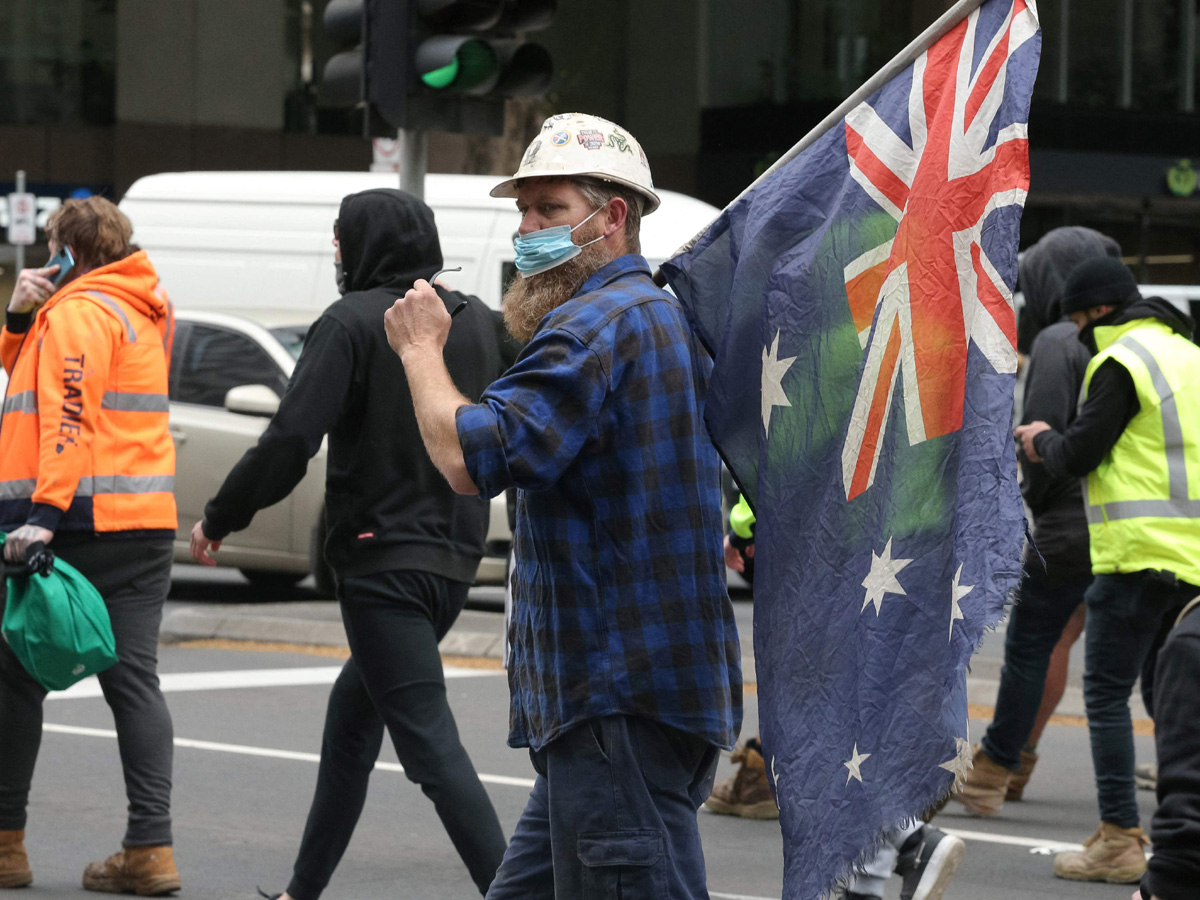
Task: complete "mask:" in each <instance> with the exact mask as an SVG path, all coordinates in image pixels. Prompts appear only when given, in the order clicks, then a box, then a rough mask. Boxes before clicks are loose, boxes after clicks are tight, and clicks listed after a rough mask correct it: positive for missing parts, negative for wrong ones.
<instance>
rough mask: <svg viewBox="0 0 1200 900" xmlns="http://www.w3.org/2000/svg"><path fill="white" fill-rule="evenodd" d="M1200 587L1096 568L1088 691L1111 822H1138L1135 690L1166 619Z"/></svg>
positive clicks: (1096, 762) (1105, 814)
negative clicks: (1101, 572) (1104, 572)
mask: <svg viewBox="0 0 1200 900" xmlns="http://www.w3.org/2000/svg"><path fill="white" fill-rule="evenodd" d="M1198 593H1200V588H1197V587H1195V586H1193V585H1190V584H1186V583H1184V582H1177V581H1173V580H1171V579H1163V578H1161V577H1160V576H1159V575H1158V573H1152V572H1135V573H1132V574H1128V575H1097V576H1096V577H1095V579H1094V580H1093V581H1092V586H1091V587H1090V588H1088V591H1087V610H1088V623H1087V632H1086V640H1087V663H1086V668H1085V670H1084V675H1083V699H1084V703H1085V704H1086V705H1087V715H1088V732H1089V736H1090V737H1091V743H1092V766H1093V767H1094V769H1095V771H1096V793H1097V795H1098V799H1099V802H1100V818H1101V820H1102V821H1104V822H1109V823H1111V824H1113V825H1117V826H1120V827H1121V828H1135V827H1137V824H1138V808H1137V786H1136V784H1135V782H1134V778H1133V768H1134V753H1133V720H1132V718H1131V716H1130V713H1129V698H1130V696H1131V695H1132V693H1133V685H1134V683H1135V682H1136V681H1137V679H1138V676H1139V675H1140V674H1142V671H1143V668H1144V667H1145V664H1146V660H1147V659H1148V658H1149V657H1150V655H1151V653H1153V652H1154V649H1155V646H1156V644H1157V642H1158V641H1160V640H1161V637H1162V635H1163V633H1164V632H1163V625H1164V622H1165V620H1167V619H1168V617H1169V618H1170V619H1172V620H1173V619H1174V617H1175V616H1177V615H1178V614H1179V610H1180V609H1181V608H1182V607H1183V606H1184V604H1186V603H1187V602H1188V601H1189V600H1191V599H1192V598H1193V597H1195V596H1196V594H1198Z"/></svg>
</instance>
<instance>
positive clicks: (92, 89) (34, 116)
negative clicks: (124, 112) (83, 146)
mask: <svg viewBox="0 0 1200 900" xmlns="http://www.w3.org/2000/svg"><path fill="white" fill-rule="evenodd" d="M116 12H117V3H116V0H54V2H52V3H50V2H46V0H5V2H3V3H0V85H3V89H2V90H0V123H2V124H6V125H40V124H47V125H57V124H87V125H109V124H112V122H114V121H115V118H116V93H117V92H116V48H117V22H116Z"/></svg>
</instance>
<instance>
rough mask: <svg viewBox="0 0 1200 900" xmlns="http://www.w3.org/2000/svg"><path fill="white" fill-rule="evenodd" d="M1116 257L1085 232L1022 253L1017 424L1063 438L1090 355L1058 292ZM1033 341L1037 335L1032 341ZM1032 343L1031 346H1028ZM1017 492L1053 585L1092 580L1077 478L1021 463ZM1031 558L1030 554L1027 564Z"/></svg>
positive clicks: (1073, 229) (1114, 247) (1057, 234)
mask: <svg viewBox="0 0 1200 900" xmlns="http://www.w3.org/2000/svg"><path fill="white" fill-rule="evenodd" d="M1120 255H1121V248H1120V245H1119V244H1117V242H1116V241H1114V240H1113V239H1112V238H1110V237H1107V236H1105V235H1103V234H1101V233H1100V232H1098V231H1093V230H1092V229H1091V228H1081V227H1078V226H1068V227H1065V228H1055V229H1054V230H1053V231H1050V232H1048V233H1047V234H1046V235H1045V236H1044V237H1043V238H1042V239H1041V240H1040V241H1038V242H1037V243H1036V244H1034V245H1033V246H1032V247H1030V248H1029V249H1028V250H1026V251H1025V252H1024V253H1022V254H1021V261H1020V273H1019V276H1018V281H1019V283H1020V288H1021V293H1022V295H1023V296H1024V298H1025V305H1024V307H1023V308H1022V310H1021V318H1020V322H1019V328H1018V331H1017V334H1018V347H1019V349H1020V350H1021V352H1022V353H1028V354H1029V361H1028V369H1027V371H1026V376H1025V393H1024V403H1023V407H1022V408H1023V413H1022V418H1021V424H1023V425H1027V424H1029V423H1030V422H1037V421H1043V422H1047V423H1049V425H1050V426H1051V427H1052V428H1053V429H1054V430H1055V431H1058V432H1060V433H1061V432H1064V431H1066V430H1067V428H1068V427H1069V426H1070V424H1071V423H1072V422H1073V421H1074V419H1075V415H1076V411H1077V409H1078V401H1079V390H1080V388H1082V387H1083V375H1084V372H1085V371H1086V370H1087V365H1088V361H1089V360H1090V359H1091V354H1090V353H1089V352H1088V350H1087V348H1086V347H1084V346H1083V344H1081V343H1080V342H1079V338H1078V332H1077V331H1076V329H1075V326H1074V325H1073V324H1071V322H1069V321H1066V320H1063V319H1062V309H1061V307H1060V305H1059V304H1060V301H1061V300H1062V294H1063V286H1064V285H1065V283H1066V280H1067V276H1068V275H1069V274H1070V273H1071V270H1072V269H1074V268H1075V266H1077V265H1078V264H1079V263H1081V262H1083V261H1084V260H1088V259H1095V258H1099V257H1105V256H1111V257H1119V256H1120ZM1035 335H1036V337H1035ZM1030 342H1032V344H1031V343H1030ZM1021 474H1022V479H1021V494H1022V496H1023V497H1024V498H1025V502H1026V503H1027V504H1029V509H1030V511H1031V512H1032V513H1033V542H1034V545H1035V546H1036V547H1037V553H1039V554H1040V555H1041V557H1042V559H1043V560H1044V561H1045V570H1046V576H1047V577H1048V578H1051V579H1079V578H1090V577H1091V574H1092V560H1091V554H1090V553H1089V549H1088V527H1087V516H1086V515H1085V513H1084V509H1083V489H1082V487H1081V485H1080V481H1079V479H1078V478H1076V477H1073V476H1070V475H1062V474H1059V475H1055V474H1052V473H1051V472H1050V471H1048V470H1047V469H1046V467H1045V466H1035V465H1031V464H1029V463H1027V462H1026V463H1024V464H1023V465H1022V469H1021ZM1033 557H1034V553H1033V552H1032V551H1031V552H1030V562H1032V558H1033Z"/></svg>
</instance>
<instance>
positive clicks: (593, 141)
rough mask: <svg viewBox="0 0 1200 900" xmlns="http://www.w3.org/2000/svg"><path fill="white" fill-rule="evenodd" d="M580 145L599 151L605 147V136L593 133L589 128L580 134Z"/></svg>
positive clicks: (596, 132) (597, 132)
mask: <svg viewBox="0 0 1200 900" xmlns="http://www.w3.org/2000/svg"><path fill="white" fill-rule="evenodd" d="M555 137H557V135H555ZM579 143H581V144H583V146H585V147H587V148H588V149H589V150H599V149H600V148H601V147H603V146H604V135H602V134H601V133H600V132H599V131H593V130H592V129H590V128H589V129H587V130H585V131H581V132H579Z"/></svg>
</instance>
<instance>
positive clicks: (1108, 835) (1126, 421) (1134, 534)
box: [1016, 258, 1200, 884]
mask: <svg viewBox="0 0 1200 900" xmlns="http://www.w3.org/2000/svg"><path fill="white" fill-rule="evenodd" d="M1062 305H1063V310H1064V312H1066V313H1067V314H1068V315H1069V316H1070V318H1071V320H1072V321H1073V322H1075V324H1076V326H1077V327H1078V328H1079V329H1080V335H1079V336H1080V340H1082V341H1083V342H1084V344H1085V345H1086V346H1088V347H1089V348H1090V349H1091V350H1092V352H1093V353H1094V356H1093V358H1092V361H1091V363H1090V364H1089V365H1088V368H1087V372H1086V374H1085V375H1084V383H1083V392H1082V394H1081V400H1080V407H1079V414H1078V416H1076V418H1075V420H1074V422H1072V424H1071V425H1070V427H1069V428H1068V429H1067V430H1066V432H1065V433H1063V434H1058V433H1056V432H1055V431H1053V430H1052V429H1051V428H1050V426H1049V425H1047V424H1046V423H1045V422H1033V423H1031V424H1029V425H1023V426H1021V427H1020V428H1018V429H1017V430H1016V436H1017V437H1018V438H1019V439H1020V440H1021V444H1022V449H1023V450H1024V453H1025V455H1026V457H1027V458H1028V459H1029V461H1030V462H1033V463H1039V462H1040V463H1042V464H1044V465H1045V466H1046V467H1047V468H1048V469H1049V470H1051V472H1052V473H1066V474H1070V475H1075V476H1078V477H1081V478H1086V481H1085V483H1084V506H1085V511H1086V513H1087V520H1088V537H1089V540H1090V544H1091V557H1092V573H1093V575H1094V576H1095V578H1094V580H1093V582H1092V585H1091V587H1090V588H1088V591H1087V593H1086V595H1085V598H1084V599H1085V602H1086V603H1087V609H1088V613H1087V615H1088V619H1087V622H1088V624H1087V638H1086V641H1087V654H1086V664H1085V671H1084V685H1083V687H1084V702H1085V703H1086V705H1087V714H1088V729H1089V732H1090V736H1091V744H1092V762H1093V765H1094V767H1095V771H1096V789H1097V794H1098V799H1099V805H1100V819H1101V824H1100V827H1099V828H1098V829H1097V830H1096V833H1095V834H1094V835H1093V836H1092V837H1091V838H1090V839H1089V840H1088V841H1087V843H1086V845H1085V847H1084V849H1083V850H1082V851H1079V852H1075V851H1072V852H1065V853H1060V854H1058V856H1057V857H1056V858H1055V860H1054V874H1055V875H1057V876H1059V877H1060V878H1068V879H1072V880H1075V881H1107V882H1112V883H1121V884H1125V883H1132V882H1136V881H1138V880H1139V879H1140V878H1141V877H1142V874H1143V873H1144V872H1145V871H1146V859H1145V854H1144V850H1143V847H1144V845H1145V844H1146V843H1147V841H1146V838H1145V837H1144V836H1143V834H1142V830H1141V828H1140V827H1139V823H1138V808H1137V797H1136V785H1135V782H1134V752H1133V723H1132V720H1131V717H1130V712H1129V698H1130V695H1131V693H1132V691H1133V685H1134V682H1136V681H1137V679H1138V676H1139V675H1142V680H1143V694H1144V695H1145V696H1146V701H1147V702H1146V707H1147V709H1153V696H1152V690H1153V662H1154V656H1155V654H1156V647H1157V645H1158V644H1159V643H1160V642H1161V639H1162V636H1163V634H1164V626H1167V627H1169V624H1170V623H1171V622H1173V621H1174V620H1175V617H1176V616H1178V614H1179V611H1180V609H1181V608H1182V607H1183V606H1184V605H1185V604H1186V603H1187V602H1188V601H1190V600H1191V599H1192V598H1193V597H1195V596H1196V595H1197V594H1200V347H1197V346H1196V345H1195V344H1193V343H1192V333H1193V328H1194V322H1193V321H1192V319H1191V318H1190V317H1189V316H1187V315H1186V314H1184V313H1182V312H1180V311H1179V310H1177V309H1175V308H1174V307H1173V306H1171V305H1170V304H1169V303H1167V302H1166V301H1165V300H1161V299H1159V298H1156V297H1155V298H1145V299H1143V298H1142V297H1141V296H1140V294H1139V293H1138V290H1137V283H1136V282H1135V281H1134V278H1133V274H1132V273H1131V272H1130V271H1129V269H1128V268H1127V267H1126V266H1124V265H1123V264H1122V263H1121V262H1120V261H1119V260H1116V259H1108V258H1106V259H1096V260H1089V261H1087V262H1085V263H1082V264H1081V265H1080V266H1079V267H1078V268H1077V269H1075V270H1074V271H1072V273H1071V275H1070V276H1069V278H1068V280H1067V285H1066V288H1065V291H1064V297H1063V301H1062Z"/></svg>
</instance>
